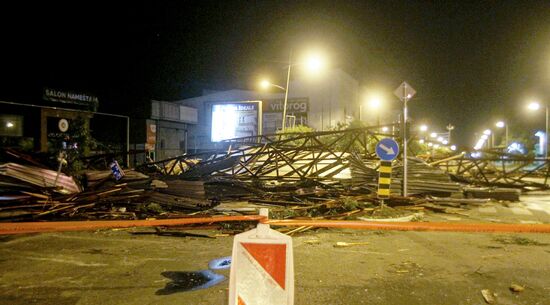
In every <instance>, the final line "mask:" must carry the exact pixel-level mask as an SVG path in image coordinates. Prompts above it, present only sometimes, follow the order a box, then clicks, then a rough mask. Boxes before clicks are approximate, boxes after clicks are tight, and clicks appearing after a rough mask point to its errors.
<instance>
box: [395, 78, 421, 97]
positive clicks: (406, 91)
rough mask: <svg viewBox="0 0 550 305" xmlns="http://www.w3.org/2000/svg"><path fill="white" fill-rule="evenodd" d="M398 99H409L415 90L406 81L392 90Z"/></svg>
mask: <svg viewBox="0 0 550 305" xmlns="http://www.w3.org/2000/svg"><path fill="white" fill-rule="evenodd" d="M393 94H395V95H396V96H397V97H398V98H399V99H400V100H402V101H404V100H410V99H411V98H412V97H413V96H414V95H415V94H416V90H414V88H413V87H411V85H409V84H408V83H407V82H402V83H401V85H399V87H397V89H395V91H394V92H393Z"/></svg>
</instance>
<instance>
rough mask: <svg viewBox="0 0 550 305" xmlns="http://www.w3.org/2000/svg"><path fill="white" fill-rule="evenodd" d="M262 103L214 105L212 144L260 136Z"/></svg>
mask: <svg viewBox="0 0 550 305" xmlns="http://www.w3.org/2000/svg"><path fill="white" fill-rule="evenodd" d="M261 111H262V110H261V102H259V101H254V102H235V103H216V104H212V133H211V140H212V142H219V141H223V140H229V139H234V138H242V137H249V136H256V135H258V130H261V124H262V123H261V119H259V118H260V115H259V114H261Z"/></svg>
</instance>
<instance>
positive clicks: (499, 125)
mask: <svg viewBox="0 0 550 305" xmlns="http://www.w3.org/2000/svg"><path fill="white" fill-rule="evenodd" d="M505 125H506V124H505V123H504V122H503V121H498V122H497V123H496V124H495V126H496V127H498V128H503V127H504V126H505Z"/></svg>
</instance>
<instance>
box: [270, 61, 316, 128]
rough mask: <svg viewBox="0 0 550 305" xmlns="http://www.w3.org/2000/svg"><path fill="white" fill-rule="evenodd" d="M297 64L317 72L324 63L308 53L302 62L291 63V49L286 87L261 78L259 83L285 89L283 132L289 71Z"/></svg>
mask: <svg viewBox="0 0 550 305" xmlns="http://www.w3.org/2000/svg"><path fill="white" fill-rule="evenodd" d="M297 65H306V66H307V69H308V70H309V71H310V72H312V73H313V72H319V71H320V70H321V69H322V68H323V66H324V65H325V63H324V61H323V59H322V58H321V57H320V56H318V55H310V56H309V57H308V58H307V59H306V60H305V61H304V62H296V63H293V62H292V51H291V52H290V55H289V56H288V70H287V75H286V87H283V86H279V85H275V84H272V83H270V82H269V81H268V80H263V81H262V82H261V83H260V86H261V87H262V88H264V89H267V88H268V87H270V86H271V87H276V88H279V89H281V90H284V91H285V99H284V103H283V123H282V125H283V126H282V127H281V129H282V130H283V132H285V129H286V106H287V102H288V88H289V86H290V71H291V69H292V67H293V66H297Z"/></svg>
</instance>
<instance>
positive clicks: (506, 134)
mask: <svg viewBox="0 0 550 305" xmlns="http://www.w3.org/2000/svg"><path fill="white" fill-rule="evenodd" d="M495 126H496V127H498V128H504V127H505V130H504V148H505V149H506V148H507V147H508V123H505V122H504V121H498V122H497V123H496V124H495Z"/></svg>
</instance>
